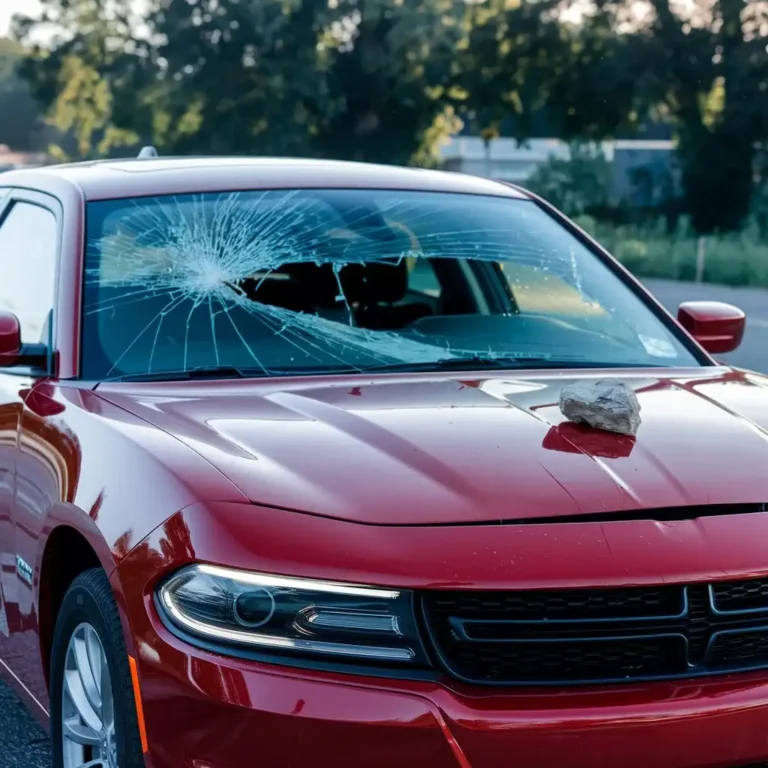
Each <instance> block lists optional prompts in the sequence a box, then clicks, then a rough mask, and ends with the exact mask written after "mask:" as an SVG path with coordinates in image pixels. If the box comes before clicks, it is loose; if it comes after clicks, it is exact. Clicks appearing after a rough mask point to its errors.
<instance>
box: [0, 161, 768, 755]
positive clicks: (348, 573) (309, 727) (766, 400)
mask: <svg viewBox="0 0 768 768" xmlns="http://www.w3.org/2000/svg"><path fill="white" fill-rule="evenodd" d="M149 154H151V153H149ZM0 265H1V266H2V272H1V278H0V366H1V367H0V398H1V399H0V425H2V431H1V432H0V435H1V436H2V443H0V559H1V562H2V579H1V580H0V666H1V667H2V671H3V673H4V675H5V676H6V677H7V679H8V680H9V681H10V682H11V684H13V685H14V686H15V688H16V689H17V690H18V691H19V692H20V693H21V695H22V696H23V698H24V700H25V701H26V702H27V704H28V705H29V707H30V709H31V710H32V712H33V713H34V714H35V715H37V716H38V717H39V719H40V720H41V721H42V722H43V723H44V724H46V726H47V727H49V729H50V732H51V735H52V745H53V756H54V757H53V765H54V766H55V768H75V767H80V768H85V767H86V766H101V768H138V767H139V766H147V768H250V767H251V766H259V768H289V767H290V768H298V767H299V766H301V767H303V766H309V765H320V766H333V768H392V766H398V768H422V767H423V766H425V765H429V766H433V767H434V768H506V767H507V766H514V767H515V768H541V767H542V766H553V767H563V768H566V767H567V768H595V767H596V766H609V767H610V768H615V766H623V767H625V768H651V767H652V768H703V767H705V766H710V767H717V766H720V767H723V768H737V767H740V766H746V765H752V764H759V763H763V762H765V761H768V544H767V543H766V542H768V472H767V471H766V467H767V466H768V390H767V389H766V388H768V378H766V377H764V376H761V375H758V374H753V373H748V372H745V371H741V370H734V369H733V368H730V367H728V366H725V365H723V364H720V363H719V362H717V361H716V360H715V359H714V358H713V357H711V356H710V355H711V354H712V353H715V354H717V353H721V352H727V351H729V350H731V349H734V348H735V347H736V346H737V345H738V343H739V341H740V339H741V336H742V333H743V330H744V315H743V314H742V313H741V312H740V311H739V310H738V309H736V308H734V307H730V306H728V305H723V304H713V303H704V304H701V303H699V304H688V305H683V306H682V307H681V308H680V313H679V316H678V320H675V319H674V318H672V317H671V316H669V315H668V314H667V313H666V312H665V311H664V310H663V309H662V308H661V307H660V306H659V304H658V303H657V302H656V301H655V300H654V299H653V298H652V297H651V296H650V295H649V294H648V293H647V292H646V291H645V290H644V289H643V288H642V287H641V286H640V285H638V283H637V282H635V281H634V280H633V279H632V278H631V277H630V275H629V274H628V273H627V272H626V271H625V270H624V269H623V268H622V267H621V266H620V265H619V264H618V263H617V262H616V261H614V260H613V259H612V258H611V257H610V256H608V255H607V254H606V253H605V252H604V251H603V250H601V249H600V247H599V246H598V245H597V244H596V243H595V242H593V241H592V240H591V239H590V238H589V237H587V236H586V235H585V234H584V233H583V232H582V231H581V230H579V229H578V228H577V227H575V226H574V225H573V224H571V223H570V222H569V221H568V220H567V219H565V218H564V217H563V216H561V215H560V214H558V213H557V212H556V211H554V210H552V208H551V207H549V206H548V205H547V204H545V203H544V202H542V201H541V200H538V199H536V198H534V197H532V196H530V195H528V194H526V193H525V192H523V191H521V190H518V189H515V188H513V187H511V186H508V185H505V184H502V183H499V182H493V181H488V180H483V179H479V178H473V177H471V176H464V175H456V174H443V173H438V172H430V171H424V170H414V169H410V170H408V169H398V168H392V167H376V166H366V165H357V164H345V163H334V162H320V161H309V160H306V161H303V160H295V161H291V160H266V159H265V160H244V159H158V158H147V159H141V158H139V159H135V160H123V161H105V162H99V163H86V164H79V165H70V166H61V167H55V168H46V169H40V170H27V171H20V172H10V173H7V174H4V175H3V176H2V177H0ZM605 378H609V379H612V380H616V379H618V380H620V381H622V382H624V384H626V385H628V386H629V387H631V388H632V389H633V390H634V392H635V393H636V395H637V399H638V402H639V404H640V407H641V411H640V417H641V424H640V426H639V429H638V430H637V432H636V434H629V435H627V434H614V433H611V432H604V431H600V430H597V429H593V428H591V427H588V426H585V425H580V424H576V423H572V422H570V421H567V420H566V419H565V417H564V416H563V415H562V413H561V411H560V408H559V397H560V392H561V389H562V387H563V386H564V385H566V384H570V383H573V382H585V381H586V382H589V381H597V380H601V379H605Z"/></svg>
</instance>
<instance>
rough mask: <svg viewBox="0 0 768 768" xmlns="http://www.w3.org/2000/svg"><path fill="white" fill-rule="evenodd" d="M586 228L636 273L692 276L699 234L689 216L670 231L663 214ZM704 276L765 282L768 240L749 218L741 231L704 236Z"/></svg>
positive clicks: (714, 280)
mask: <svg viewBox="0 0 768 768" xmlns="http://www.w3.org/2000/svg"><path fill="white" fill-rule="evenodd" d="M591 234H592V235H593V237H595V238H596V239H597V240H598V242H600V243H601V244H602V245H603V246H604V247H605V248H606V249H607V250H609V251H610V252H611V253H612V254H613V255H614V256H615V257H616V258H617V259H618V260H619V261H621V262H622V263H623V264H624V265H625V266H626V267H627V269H629V270H631V271H632V272H633V273H634V274H636V275H638V276H639V277H661V278H667V279H670V280H693V279H695V276H696V257H697V251H698V243H699V237H698V236H697V235H696V234H695V232H694V230H693V227H692V225H691V222H690V219H683V220H681V222H680V223H679V226H678V227H677V229H676V231H675V232H673V233H671V234H670V233H668V232H667V228H666V222H665V221H664V220H662V219H659V220H657V221H656V222H653V223H651V224H647V225H645V226H642V227H629V226H622V227H614V226H611V225H608V224H596V225H595V227H594V228H593V231H592V232H591ZM704 281H705V282H709V283H720V284H725V285H748V286H760V287H768V243H767V242H766V241H765V240H764V239H763V238H761V237H760V233H759V229H758V226H757V223H756V222H755V221H754V220H753V219H750V220H748V225H747V226H746V227H745V228H744V229H743V230H741V231H740V232H737V233H731V234H727V235H719V236H707V237H706V259H705V268H704Z"/></svg>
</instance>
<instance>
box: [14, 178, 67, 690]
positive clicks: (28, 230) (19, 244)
mask: <svg viewBox="0 0 768 768" xmlns="http://www.w3.org/2000/svg"><path fill="white" fill-rule="evenodd" d="M57 210H58V208H57V204H56V201H55V200H53V199H52V198H49V197H47V196H45V195H37V194H35V193H31V192H15V191H14V192H12V193H11V194H10V195H9V196H7V198H6V200H5V204H4V205H3V207H2V209H1V210H0V310H2V311H5V312H12V313H14V314H15V315H16V316H17V318H18V320H19V325H20V327H21V341H22V344H32V343H35V344H39V343H46V344H49V345H50V342H51V338H52V337H51V328H52V313H53V304H54V295H55V284H56V263H57V254H58V248H59V223H58V219H57V213H56V212H55V211H57ZM45 376H46V373H45V372H44V371H39V370H38V371H35V370H32V369H30V368H23V367H14V368H3V369H0V568H1V570H0V574H1V578H0V590H2V595H1V597H2V612H1V614H0V660H2V664H3V666H5V667H6V668H7V669H8V670H9V671H10V672H11V673H12V674H13V676H14V677H16V678H17V679H24V678H25V677H26V676H27V675H26V674H25V665H26V664H29V663H34V662H35V661H36V660H37V657H36V656H35V655H34V654H30V649H31V648H32V647H34V638H33V637H31V636H30V632H31V628H32V627H33V626H34V623H33V622H32V621H31V619H32V617H31V615H30V614H31V610H32V605H33V601H32V599H31V597H32V582H33V574H32V572H31V568H32V567H33V563H31V562H29V561H28V559H27V558H23V557H20V556H19V553H18V546H17V538H18V530H17V529H18V526H19V524H21V525H22V526H23V525H24V521H23V520H20V519H19V514H18V512H19V504H18V501H19V476H20V474H19V470H20V462H21V461H22V460H23V459H24V458H25V455H26V454H27V452H26V451H23V450H22V446H21V441H20V426H21V423H22V419H23V413H24V400H25V398H26V397H27V396H28V394H29V392H30V391H31V390H32V387H33V385H34V384H35V382H37V381H40V380H43V379H44V378H45ZM22 469H23V467H22ZM25 474H26V473H25ZM24 501H25V504H26V505H27V506H30V501H29V500H27V499H25V500H24ZM31 506H32V507H33V508H34V510H35V512H36V513H37V514H42V513H44V511H45V510H44V506H43V503H42V500H40V499H36V500H33V501H32V502H31Z"/></svg>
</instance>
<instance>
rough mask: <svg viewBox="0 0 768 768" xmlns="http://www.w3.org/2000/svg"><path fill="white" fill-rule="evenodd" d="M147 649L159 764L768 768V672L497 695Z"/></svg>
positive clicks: (150, 732) (148, 695) (207, 767)
mask: <svg viewBox="0 0 768 768" xmlns="http://www.w3.org/2000/svg"><path fill="white" fill-rule="evenodd" d="M163 635H164V633H163V632H162V630H161V636H160V637H158V638H157V639H158V640H159V641H160V642H159V643H157V642H155V643H152V646H153V651H157V650H158V649H162V653H161V655H160V658H159V659H158V657H157V656H156V655H155V654H154V653H152V654H147V653H145V654H142V655H141V656H140V660H139V668H140V677H141V690H142V698H143V705H144V713H145V717H146V723H147V736H148V745H149V754H148V758H149V759H148V761H147V762H148V765H149V766H151V768H250V767H251V766H254V765H258V766H259V768H294V767H295V768H299V766H301V768H304V767H305V766H309V765H321V766H333V768H393V767H394V766H397V767H398V768H424V766H425V765H428V766H430V768H506V767H507V766H510V767H511V766H514V768H542V767H543V766H546V767H548V766H553V768H554V767H556V766H562V767H563V768H597V767H598V766H606V768H608V767H610V768H616V766H622V767H623V768H705V767H707V768H719V767H722V768H732V767H735V766H745V765H751V764H756V763H758V764H759V763H761V762H764V761H765V762H768V675H766V674H760V675H751V676H740V677H738V678H736V677H733V678H720V679H718V680H716V681H714V682H712V681H708V682H706V683H702V682H701V681H698V682H688V683H685V684H676V685H671V684H658V683H657V684H653V685H647V686H632V687H616V686H612V687H610V688H607V687H606V688H603V689H602V690H598V689H593V690H581V691H579V692H573V691H570V692H567V693H564V692H562V691H559V692H548V693H544V694H542V693H538V692H533V693H530V692H528V693H523V692H519V693H516V694H515V695H509V694H498V693H489V692H488V691H484V690H478V689H475V690H469V689H467V690H457V689H453V688H452V687H450V686H449V685H445V686H443V685H440V684H436V683H422V682H395V681H389V680H381V679H376V680H373V679H369V678H356V677H352V676H348V675H338V676H331V675H318V674H315V673H309V672H301V671H297V670H293V669H286V668H279V667H270V666H269V665H259V664H256V663H250V662H240V661H237V660H231V659H226V660H225V659H222V658H218V657H215V656H213V655H210V654H207V653H204V652H199V651H193V652H190V651H189V649H185V648H183V647H182V644H181V643H180V642H179V641H177V640H176V639H175V638H173V637H170V636H163Z"/></svg>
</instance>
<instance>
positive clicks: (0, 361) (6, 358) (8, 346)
mask: <svg viewBox="0 0 768 768" xmlns="http://www.w3.org/2000/svg"><path fill="white" fill-rule="evenodd" d="M20 355H21V327H20V326H19V319H18V318H17V317H16V315H14V314H13V313H12V312H2V311H0V367H2V368H9V367H11V366H12V365H16V364H17V363H18V361H19V357H20Z"/></svg>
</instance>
